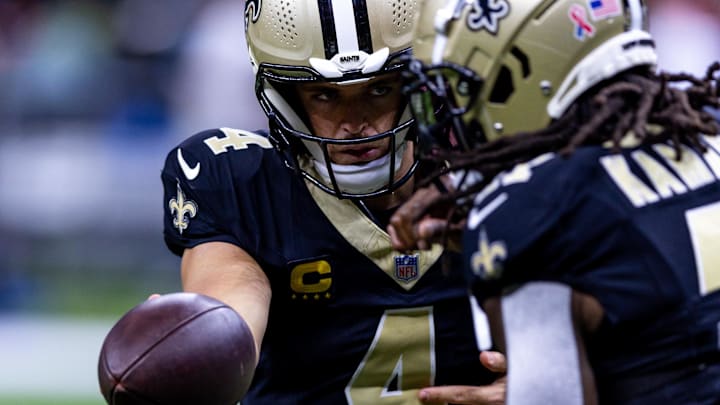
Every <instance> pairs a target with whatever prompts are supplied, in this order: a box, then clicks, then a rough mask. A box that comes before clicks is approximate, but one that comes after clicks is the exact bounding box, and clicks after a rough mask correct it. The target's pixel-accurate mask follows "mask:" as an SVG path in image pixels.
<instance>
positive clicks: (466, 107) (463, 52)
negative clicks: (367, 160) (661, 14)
mask: <svg viewBox="0 0 720 405" xmlns="http://www.w3.org/2000/svg"><path fill="white" fill-rule="evenodd" d="M644 14H645V6H644V4H643V2H642V1H641V0H628V1H620V0H602V1H588V2H577V1H555V2H547V1H539V0H527V1H523V2H519V1H518V2H511V1H506V0H498V1H495V2H492V4H491V2H477V1H475V2H466V1H463V0H457V1H444V0H428V1H426V2H425V3H424V4H423V6H422V7H421V10H420V19H419V22H418V23H417V26H418V30H417V35H416V37H415V39H414V41H413V53H414V57H415V58H416V59H415V60H414V61H413V62H411V65H410V68H409V69H410V72H411V76H412V80H413V81H414V82H413V83H412V84H410V85H408V88H407V89H408V91H409V92H410V94H411V96H410V97H411V105H412V106H415V107H416V108H414V110H413V111H414V115H415V117H416V119H417V120H418V123H417V124H418V130H419V131H420V132H421V133H424V134H426V135H428V137H435V138H436V139H437V140H438V141H437V145H436V146H435V147H430V148H428V149H429V151H430V152H429V153H427V155H426V156H425V158H426V159H428V160H430V161H436V162H447V166H448V168H447V169H443V170H442V171H439V172H438V174H442V175H447V171H449V172H451V176H452V177H453V179H454V187H452V188H451V189H450V191H449V192H444V190H440V189H438V187H436V186H435V185H434V184H436V183H430V182H429V181H428V180H425V182H426V183H427V184H430V185H429V186H428V187H427V188H421V189H419V190H418V191H417V192H416V194H415V195H414V196H413V197H412V198H411V199H410V200H409V201H408V202H406V203H405V204H404V205H403V206H402V207H401V208H399V209H398V210H397V211H396V213H395V215H394V216H393V217H392V218H391V225H390V229H389V230H390V234H391V235H392V237H393V245H394V246H395V247H396V248H398V249H406V248H412V247H414V246H418V245H419V243H418V242H423V243H424V244H427V243H428V241H433V240H437V238H438V237H439V236H442V237H443V238H452V237H454V236H456V231H457V230H458V229H462V228H463V227H464V230H465V231H464V236H463V238H462V249H463V253H464V263H465V269H466V276H467V279H468V282H469V285H470V288H471V289H472V291H473V292H474V293H475V294H476V296H477V297H478V298H479V299H480V300H481V302H482V305H483V307H484V309H486V311H487V313H488V317H489V318H490V324H491V329H492V335H493V338H494V339H495V341H496V343H497V344H498V346H499V347H500V348H501V350H503V351H505V353H506V355H507V362H508V364H507V365H508V380H507V384H508V385H507V396H506V402H507V404H510V405H514V404H523V405H527V404H563V405H572V404H596V403H603V404H613V405H614V404H658V403H668V404H684V405H688V404H718V403H720V338H719V336H718V333H719V330H720V253H719V252H720V138H719V137H718V136H717V134H718V132H720V125H719V124H718V122H717V121H716V120H715V118H714V117H713V116H712V114H710V112H709V110H708V109H709V108H714V109H717V108H718V106H719V105H720V99H719V98H718V97H719V96H720V87H719V85H718V82H719V81H720V74H719V72H720V63H715V64H713V65H712V66H710V67H709V68H708V72H707V74H706V76H705V77H702V78H695V77H692V76H690V75H686V74H668V73H664V72H657V71H656V70H655V64H656V54H655V51H654V43H653V39H652V37H651V36H650V35H649V33H648V32H647V30H646V27H645V26H644V21H645V15H644ZM434 177H435V175H431V176H429V179H432V178H434ZM441 208H442V209H441ZM431 209H432V210H431ZM439 213H444V215H438V214H439Z"/></svg>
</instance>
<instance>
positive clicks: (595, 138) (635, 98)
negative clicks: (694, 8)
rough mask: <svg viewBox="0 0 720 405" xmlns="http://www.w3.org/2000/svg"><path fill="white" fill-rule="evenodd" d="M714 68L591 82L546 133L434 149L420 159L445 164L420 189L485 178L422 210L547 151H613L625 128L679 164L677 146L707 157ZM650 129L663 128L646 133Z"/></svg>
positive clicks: (714, 103) (717, 86)
mask: <svg viewBox="0 0 720 405" xmlns="http://www.w3.org/2000/svg"><path fill="white" fill-rule="evenodd" d="M718 71H720V62H715V63H713V64H712V65H710V66H709V67H708V69H707V73H706V75H705V77H704V78H702V79H701V78H697V77H694V76H692V75H689V74H685V73H680V74H669V73H654V72H652V71H651V70H649V69H647V68H638V69H633V70H629V71H626V72H624V73H621V74H619V75H617V76H615V77H613V78H612V79H609V80H608V81H605V82H602V83H600V84H598V85H596V86H595V87H594V88H593V89H591V90H590V91H588V92H587V93H586V94H585V95H584V96H583V97H581V98H580V99H578V101H577V102H575V103H574V104H573V105H572V106H571V107H570V108H569V109H568V110H567V111H566V112H565V114H563V116H562V117H560V118H558V119H557V120H555V121H553V122H552V123H551V124H550V125H548V126H547V127H545V128H543V129H540V130H537V131H532V132H521V133H518V134H515V135H512V136H502V137H500V138H499V139H497V140H495V141H493V142H489V143H485V144H482V145H479V146H477V147H476V148H474V149H473V150H470V151H462V152H460V151H438V150H435V151H433V153H432V154H428V155H425V156H423V159H425V160H430V161H432V162H434V163H436V164H438V165H439V166H443V165H442V163H445V165H444V168H443V169H442V170H438V171H436V172H434V173H433V174H432V175H431V176H429V177H428V178H426V179H425V180H424V181H423V182H422V184H421V185H427V184H428V183H430V182H436V183H437V181H438V178H439V177H440V176H442V175H443V174H445V173H447V172H448V171H456V170H467V169H470V170H475V171H478V172H480V173H481V174H482V177H483V180H482V181H481V182H479V183H476V184H473V185H471V186H469V187H467V188H466V189H465V190H456V191H454V192H450V193H448V194H446V195H445V196H444V197H443V198H441V199H440V200H439V201H437V202H436V203H435V204H433V205H432V206H431V207H428V209H427V210H428V211H429V210H430V209H432V208H433V207H435V206H438V205H440V204H448V203H450V202H452V201H457V200H459V199H461V198H463V197H467V196H468V195H472V194H475V193H477V192H479V191H480V190H482V189H483V188H484V187H485V186H487V184H488V183H490V181H492V179H493V178H494V177H495V176H496V175H497V174H499V173H501V172H503V171H505V170H509V169H511V168H512V167H513V166H515V165H516V164H519V163H523V162H527V161H528V160H530V159H532V158H534V157H536V156H539V155H542V154H544V153H548V152H556V153H558V154H559V155H561V156H569V155H570V154H572V153H573V151H574V150H575V149H576V148H577V147H579V146H583V145H599V144H603V143H605V142H607V141H610V142H611V143H612V149H613V150H614V151H615V152H618V151H620V149H621V145H620V142H621V140H622V138H623V137H624V136H625V135H626V134H628V133H629V132H630V131H632V132H633V133H634V135H635V137H637V138H638V140H639V141H640V143H641V144H655V143H661V142H666V141H668V140H669V141H671V143H672V145H673V146H674V148H675V153H676V158H677V159H680V158H681V151H682V149H681V145H688V146H689V147H691V148H693V149H695V150H697V151H699V152H704V151H705V146H704V145H703V143H702V140H701V138H700V135H701V134H707V135H717V134H718V133H720V123H719V122H718V121H717V120H716V118H715V117H714V116H713V115H712V114H710V113H709V112H708V111H707V110H706V108H708V107H709V108H718V107H720V83H719V82H720V77H716V76H715V75H716V73H717V72H718ZM719 76H720V75H719ZM679 82H687V83H689V84H690V86H689V87H687V88H684V89H681V88H680V87H678V86H671V85H669V84H671V83H679ZM649 125H652V126H657V127H658V128H661V129H660V130H659V131H648V126H649ZM465 200H466V202H465V203H463V204H459V205H458V206H456V207H455V208H454V209H453V210H451V212H450V213H449V214H448V219H449V220H450V221H449V223H450V222H452V220H460V219H461V217H464V215H465V213H466V212H467V209H469V205H470V204H471V203H472V199H465Z"/></svg>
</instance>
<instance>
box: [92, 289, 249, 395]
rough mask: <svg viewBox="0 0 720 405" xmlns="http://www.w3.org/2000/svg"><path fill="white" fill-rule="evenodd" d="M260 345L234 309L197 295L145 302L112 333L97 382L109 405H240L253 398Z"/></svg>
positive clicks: (173, 294) (106, 342) (102, 352)
mask: <svg viewBox="0 0 720 405" xmlns="http://www.w3.org/2000/svg"><path fill="white" fill-rule="evenodd" d="M255 354H256V353H255V343H254V341H253V338H252V333H251V332H250V329H249V328H248V326H247V324H246V323H245V321H244V320H243V319H242V317H241V316H240V315H239V314H238V313H237V312H235V311H234V310H233V309H232V308H230V307H229V306H228V305H227V304H225V303H223V302H221V301H218V300H216V299H214V298H211V297H208V296H205V295H201V294H194V293H185V292H182V293H172V294H167V295H162V296H160V297H158V298H154V299H150V300H147V301H144V302H142V303H141V304H139V305H137V306H136V307H134V308H132V309H131V310H130V311H128V312H127V313H126V314H125V315H123V316H122V317H121V318H120V320H118V322H117V323H116V324H115V325H114V326H113V327H112V329H110V332H108V334H107V336H106V337H105V340H104V342H103V344H102V348H101V349H100V358H99V361H98V380H99V383H100V391H101V392H102V394H103V396H104V397H105V400H106V401H107V403H108V404H110V405H185V404H187V405H190V404H192V405H199V404H202V405H234V404H236V403H237V402H238V401H239V400H240V399H241V398H242V397H243V396H244V395H245V393H246V392H247V390H248V387H249V386H250V382H251V380H252V376H253V372H254V367H255Z"/></svg>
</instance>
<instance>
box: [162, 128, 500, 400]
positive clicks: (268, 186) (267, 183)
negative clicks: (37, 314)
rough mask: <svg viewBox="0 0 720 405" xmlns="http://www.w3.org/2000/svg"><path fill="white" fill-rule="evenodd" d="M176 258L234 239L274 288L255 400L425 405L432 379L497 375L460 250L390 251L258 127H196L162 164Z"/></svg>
mask: <svg viewBox="0 0 720 405" xmlns="http://www.w3.org/2000/svg"><path fill="white" fill-rule="evenodd" d="M162 181H163V185H164V190H165V195H164V206H165V213H164V214H165V215H164V229H165V230H164V236H165V240H166V243H167V245H168V247H169V248H170V249H171V250H172V251H173V252H175V253H176V254H182V252H183V249H185V248H189V247H193V246H195V245H198V244H201V243H204V242H208V241H224V242H229V243H233V244H235V245H237V246H239V247H241V248H243V249H244V250H245V251H247V252H248V253H249V254H251V255H252V256H253V257H254V258H255V259H256V260H257V261H258V263H259V264H260V265H261V266H262V268H263V270H264V271H265V273H266V274H267V276H268V278H269V280H270V282H271V286H272V302H271V308H270V318H269V324H268V328H267V332H266V334H265V338H264V341H263V344H262V350H261V356H260V364H259V366H258V368H257V371H256V374H255V380H254V382H253V385H252V387H251V389H250V391H249V393H248V395H247V397H246V398H245V399H244V400H243V402H242V403H243V405H251V404H299V403H302V404H342V403H353V404H417V403H419V402H418V400H417V399H416V398H417V393H418V389H419V388H422V387H425V386H428V385H444V384H482V383H489V382H490V381H491V376H490V375H489V374H488V373H487V372H486V371H484V370H483V369H482V367H481V365H480V362H479V360H478V348H477V344H476V340H475V335H474V330H473V320H472V319H473V318H472V313H471V311H472V310H471V307H470V305H469V299H468V296H469V294H468V289H467V284H466V283H465V280H464V277H463V274H462V271H460V269H461V268H462V261H461V257H460V256H458V257H450V258H449V260H452V263H453V266H454V267H455V268H457V269H458V271H455V272H450V273H449V274H444V272H443V271H442V258H441V254H442V249H441V248H440V247H436V248H435V249H433V250H431V251H428V252H422V253H418V254H401V253H399V252H397V251H393V250H392V248H391V245H390V240H389V237H388V235H387V234H386V233H385V231H384V230H383V229H381V228H379V227H378V226H377V225H376V224H375V223H373V222H372V221H371V220H369V219H368V218H367V217H366V216H364V215H363V214H362V213H361V211H360V210H359V209H358V207H357V206H356V205H355V204H354V203H353V202H351V201H349V200H339V199H337V198H335V197H333V196H331V195H328V194H326V193H325V192H323V191H321V190H320V189H318V188H317V187H315V186H313V185H308V184H306V182H305V181H304V180H303V179H302V178H301V177H300V176H295V175H293V173H292V172H290V171H289V170H288V168H287V167H286V166H285V165H284V162H283V161H282V159H281V158H280V155H279V154H278V153H277V152H276V151H275V150H273V149H272V146H271V144H270V142H269V140H268V139H267V138H266V137H265V136H264V135H263V134H256V133H251V132H246V131H239V130H233V129H227V128H223V129H219V130H212V131H207V132H203V133H199V134H197V135H195V136H193V137H191V138H189V139H188V140H186V141H185V142H183V143H182V144H180V145H179V146H178V147H177V148H175V149H173V150H172V151H171V152H170V153H169V154H168V156H167V160H166V162H165V167H164V170H163V172H162Z"/></svg>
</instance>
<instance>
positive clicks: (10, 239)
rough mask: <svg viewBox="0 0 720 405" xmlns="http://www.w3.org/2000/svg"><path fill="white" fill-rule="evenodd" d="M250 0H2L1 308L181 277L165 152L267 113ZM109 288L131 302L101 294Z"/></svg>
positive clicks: (68, 304)
mask: <svg viewBox="0 0 720 405" xmlns="http://www.w3.org/2000/svg"><path fill="white" fill-rule="evenodd" d="M243 7H244V2H242V1H235V0H205V1H203V0H153V1H147V0H102V1H100V0H96V1H92V0H73V1H59V0H56V1H53V0H43V1H33V0H3V1H0V89H2V96H0V207H1V208H0V246H2V247H1V248H0V249H2V252H1V253H2V254H0V274H2V275H3V276H2V277H0V279H2V280H3V281H2V282H0V312H2V311H3V310H5V311H10V310H13V311H17V310H27V311H41V312H46V311H50V312H57V311H63V310H69V311H73V312H75V311H77V312H79V313H83V312H86V313H90V314H95V313H107V312H108V311H112V312H111V313H116V312H117V311H118V308H123V306H125V305H128V302H135V301H134V300H136V299H138V297H141V296H144V295H143V294H146V293H147V292H152V291H160V292H163V291H169V290H172V289H178V288H179V280H178V279H179V277H178V269H179V267H178V260H177V258H175V257H174V256H172V255H170V253H169V252H168V251H167V250H166V249H165V247H164V245H163V241H162V217H161V216H162V204H163V201H162V189H161V183H160V170H161V168H162V165H163V162H164V158H165V154H166V153H167V152H168V151H169V150H170V148H171V147H172V146H173V145H174V144H176V143H178V142H179V141H180V140H182V139H184V138H185V137H187V136H189V135H191V134H192V133H194V132H196V131H199V130H202V129H206V128H212V127H218V126H230V127H238V128H244V129H258V128H263V127H265V125H266V124H265V121H266V120H265V116H264V115H263V113H262V111H261V109H260V108H259V106H258V104H257V101H256V99H255V96H254V93H253V92H252V88H253V75H252V72H251V69H250V65H249V60H248V56H247V51H246V46H245V39H244V36H243V34H244V31H243ZM128 294H129V295H128ZM114 295H121V296H125V297H127V298H125V299H126V300H128V302H126V301H123V300H122V298H118V299H120V302H119V303H118V304H117V306H115V307H114V306H113V305H109V306H107V305H98V302H97V298H98V296H100V297H101V298H102V297H107V299H108V300H111V299H113V296H114ZM116 298H117V297H116Z"/></svg>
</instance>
